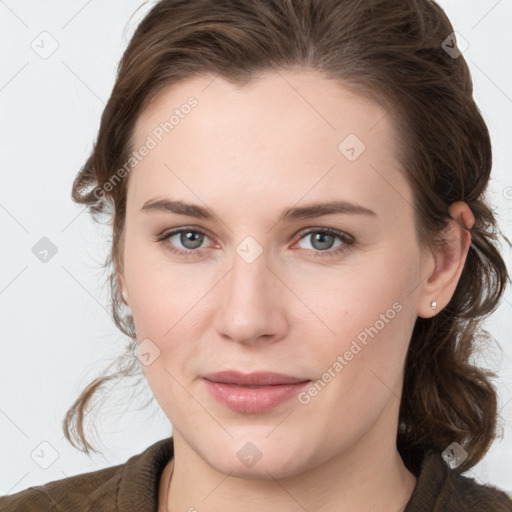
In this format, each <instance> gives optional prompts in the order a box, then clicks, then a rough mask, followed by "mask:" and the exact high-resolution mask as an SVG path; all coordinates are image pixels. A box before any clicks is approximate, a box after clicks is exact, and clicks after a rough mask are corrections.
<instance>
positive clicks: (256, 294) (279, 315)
mask: <svg viewBox="0 0 512 512" xmlns="http://www.w3.org/2000/svg"><path fill="white" fill-rule="evenodd" d="M218 293H219V304H218V309H217V312H216V314H215V325H214V327H215V330H216V331H217V333H218V334H219V336H220V337H221V338H223V339H225V340H228V341H234V342H237V343H241V344H243V345H252V344H255V343H258V344H260V343H261V342H262V341H264V340H265V341H266V342H267V343H273V342H275V341H278V340H279V339H282V338H283V337H284V336H285V333H286V330H287V328H288V326H287V316H286V297H285V294H286V287H285V286H284V285H283V284H282V283H281V281H280V280H279V278H278V277H277V276H276V274H275V273H274V271H273V270H271V268H269V266H268V259H267V257H266V253H265V252H263V253H262V254H260V256H259V257H258V258H256V260H254V261H252V262H247V261H246V260H244V258H242V257H240V256H239V255H238V254H235V255H234V258H233V266H232V268H231V270H230V271H229V273H228V274H227V276H226V277H225V278H224V279H223V282H222V284H221V286H220V288H219V290H218ZM288 293H289V292H288Z"/></svg>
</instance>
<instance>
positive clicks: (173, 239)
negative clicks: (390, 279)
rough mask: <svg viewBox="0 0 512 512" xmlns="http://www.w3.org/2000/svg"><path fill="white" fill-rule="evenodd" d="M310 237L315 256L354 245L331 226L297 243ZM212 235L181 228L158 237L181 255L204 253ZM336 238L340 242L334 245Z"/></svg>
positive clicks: (308, 234)
mask: <svg viewBox="0 0 512 512" xmlns="http://www.w3.org/2000/svg"><path fill="white" fill-rule="evenodd" d="M308 237H310V240H311V241H310V245H311V247H312V249H309V248H304V247H302V249H306V250H307V251H308V252H310V253H312V254H313V256H314V257H315V258H318V257H333V256H337V255H340V254H341V253H344V252H346V251H348V250H349V249H350V247H351V246H352V245H354V243H355V240H354V238H353V237H352V236H351V235H349V234H347V233H344V232H342V231H338V230H336V229H331V228H318V229H311V230H309V231H308V232H306V233H303V234H302V236H301V237H300V239H299V241H298V242H297V244H299V243H300V242H302V241H303V240H306V239H307V238H308ZM209 238H210V237H209V236H208V235H207V234H206V233H205V232H204V231H202V230H201V229H193V228H187V227H183V228H179V229H175V230H172V231H170V232H168V233H165V234H164V235H162V236H160V237H159V238H157V241H158V242H162V243H165V246H166V248H167V249H169V250H170V251H171V252H172V253H174V254H178V255H180V256H193V255H194V256H195V255H198V256H200V255H202V252H203V249H205V248H206V247H204V246H203V243H204V241H205V239H209ZM336 240H338V244H337V245H334V244H335V242H336Z"/></svg>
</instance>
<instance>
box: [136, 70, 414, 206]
mask: <svg viewBox="0 0 512 512" xmlns="http://www.w3.org/2000/svg"><path fill="white" fill-rule="evenodd" d="M191 99H192V100H191ZM191 105H194V106H191ZM149 139H151V141H152V144H151V146H152V149H151V150H150V151H149V152H148V154H147V155H146V156H145V157H144V158H143V159H142V160H141V161H140V163H138V164H137V165H136V168H135V169H134V171H132V176H131V177H130V180H133V181H134V182H136V183H137V185H136V187H131V188H132V194H134V193H136V195H137V196H140V200H142V198H143V196H144V198H145V199H148V198H149V196H150V195H151V194H152V196H154V195H155V192H156V193H158V192H159V193H164V192H169V193H171V192H172V191H173V190H174V189H176V187H179V188H180V189H182V190H183V191H184V192H185V193H186V194H188V195H189V197H193V196H191V195H190V190H188V191H186V189H185V188H184V185H186V184H187V183H188V184H189V185H190V187H193V188H194V190H193V192H197V194H199V192H201V194H203V195H206V196H209V197H210V198H213V197H214V196H215V197H216V198H217V199H219V200H221V199H222V196H223V194H224V196H225V197H227V196H229V194H230V193H234V194H236V193H239V192H240V191H243V192H244V194H246V195H247V196H252V199H253V200H258V199H260V200H261V198H262V197H263V196H265V197H266V198H268V199H269V200H273V199H276V200H277V199H278V198H279V197H282V196H283V192H286V195H287V196H288V201H287V204H288V203H289V202H290V198H291V199H292V200H293V199H296V200H299V199H300V198H301V197H302V196H304V195H305V194H309V195H310V196H311V195H314V194H320V195H323V196H325V195H336V194H337V191H343V189H346V190H349V191H350V192H351V193H354V192H355V191H359V192H360V191H362V190H363V189H366V199H367V200H372V199H376V198H377V196H378V197H379V198H384V199H386V198H387V199H388V201H390V202H393V201H395V202H396V201H397V199H399V200H401V201H405V203H406V205H404V206H405V207H410V205H411V204H412V198H411V192H410V190H409V187H408V184H407V183H406V181H405V179H404V176H403V173H402V171H401V165H400V162H399V161H398V159H397V147H398V134H397V131H396V130H395V128H394V125H393V124H392V119H391V118H390V116H389V115H387V112H386V110H385V109H384V108H383V107H382V106H380V105H379V104H377V103H375V102H373V101H371V100H369V99H367V98H365V97H363V96H360V95H357V94H355V93H353V92H350V91H349V90H347V89H346V88H344V87H342V86H341V85H340V84H339V83H337V82H335V81H333V80H328V79H326V78H324V77H322V76H321V75H319V74H318V73H316V72H312V71H295V72H285V71H280V72H279V73H269V74H266V75H261V76H260V77H259V78H258V79H257V80H254V81H252V82H251V83H249V84H246V85H243V86H238V85H234V84H232V83H230V82H228V81H226V80H225V79H223V78H221V77H212V76H207V75H205V76H199V77H195V78H193V79H190V80H185V81H182V82H179V83H177V84H175V85H173V86H170V87H168V88H166V89H164V90H162V91H161V92H160V93H159V94H158V95H157V96H156V97H155V98H154V100H153V101H152V102H151V103H150V104H149V105H148V107H147V108H146V109H145V110H144V111H143V112H142V114H141V115H140V116H139V118H138V120H137V123H136V126H135V130H134V136H133V139H132V147H133V149H135V150H137V149H138V148H140V147H141V146H142V145H144V144H145V143H146V142H147V141H148V140H149ZM171 171H172V172H171ZM180 177H183V178H184V179H180ZM180 181H181V183H180ZM219 183H222V184H223V188H222V191H221V190H220V188H219V187H217V188H215V186H214V187H212V186H211V185H216V184H219ZM190 187H189V189H190ZM134 188H136V191H134V190H133V189H134ZM359 192H358V193H359ZM338 195H339V194H338ZM311 198H312V197H311ZM196 199H197V198H196ZM312 199H313V198H312Z"/></svg>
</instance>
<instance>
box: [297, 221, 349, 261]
mask: <svg viewBox="0 0 512 512" xmlns="http://www.w3.org/2000/svg"><path fill="white" fill-rule="evenodd" d="M308 237H309V239H310V245H311V246H312V248H313V249H308V248H306V249H307V250H309V251H311V252H313V253H314V257H324V256H336V255H339V254H341V253H343V252H345V251H348V250H349V249H350V246H351V245H353V244H354V243H355V240H354V238H353V237H352V236H351V235H349V234H347V233H344V232H342V231H338V230H336V229H330V228H318V229H314V230H309V231H308V232H306V233H304V234H303V235H302V236H301V238H300V240H299V242H298V243H300V242H302V241H303V240H306V239H308ZM336 239H337V240H338V241H339V243H338V245H333V244H334V243H335V241H336ZM333 247H334V248H333ZM303 248H304V247H303Z"/></svg>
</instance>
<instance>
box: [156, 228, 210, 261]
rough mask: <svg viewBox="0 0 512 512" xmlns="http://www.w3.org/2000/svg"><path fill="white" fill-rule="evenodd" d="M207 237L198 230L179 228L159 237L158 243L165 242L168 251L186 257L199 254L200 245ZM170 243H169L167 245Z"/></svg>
mask: <svg viewBox="0 0 512 512" xmlns="http://www.w3.org/2000/svg"><path fill="white" fill-rule="evenodd" d="M205 238H209V237H208V235H207V234H206V233H205V232H204V231H201V230H199V229H192V228H180V229H175V230H173V231H170V232H169V233H166V234H164V235H162V236H161V237H159V238H158V239H157V240H158V241H159V242H165V243H166V245H167V247H168V249H169V250H170V251H171V252H173V253H176V254H179V255H180V256H188V255H191V254H192V253H196V254H201V252H202V251H201V249H203V248H204V247H201V245H202V243H203V242H204V240H205ZM167 242H170V243H167Z"/></svg>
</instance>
